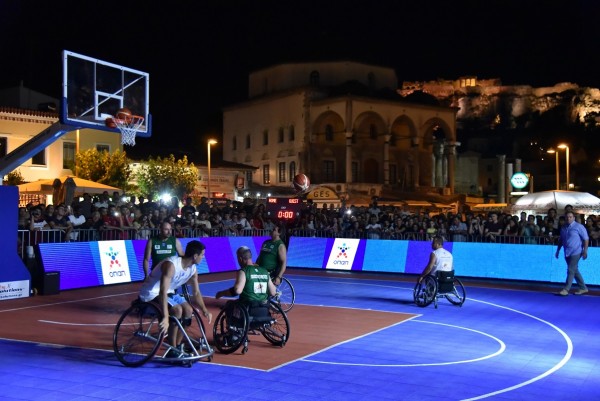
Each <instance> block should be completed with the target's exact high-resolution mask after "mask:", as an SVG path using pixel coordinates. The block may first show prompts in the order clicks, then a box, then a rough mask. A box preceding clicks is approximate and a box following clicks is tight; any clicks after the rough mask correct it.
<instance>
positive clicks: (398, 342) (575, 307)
mask: <svg viewBox="0 0 600 401" xmlns="http://www.w3.org/2000/svg"><path fill="white" fill-rule="evenodd" d="M287 277H288V278H289V279H290V280H291V281H292V283H293V284H294V286H295V288H296V292H297V298H296V303H297V304H298V305H310V306H323V307H324V308H326V307H339V308H345V309H361V310H374V311H382V312H390V313H406V314H411V315H412V316H411V317H410V318H409V319H407V320H404V321H402V322H400V323H397V324H393V325H391V326H388V327H383V328H379V329H377V330H375V331H372V332H367V333H366V334H365V335H361V336H358V337H356V338H352V339H350V340H347V341H343V342H341V343H336V344H334V345H333V346H330V347H327V348H325V349H322V350H319V351H318V352H316V353H313V354H310V355H305V356H303V357H302V358H299V359H296V360H291V361H290V362H289V363H287V364H283V365H280V366H277V367H276V368H274V369H270V370H258V369H254V368H246V367H235V366H230V365H224V364H219V363H218V362H216V361H214V360H213V362H199V363H196V364H194V365H193V366H192V367H191V368H185V367H181V366H175V365H167V364H164V363H160V364H159V363H153V362H150V363H147V364H145V365H144V366H142V367H139V368H126V367H124V366H122V365H121V364H120V363H119V362H118V361H117V360H116V358H115V357H114V355H113V353H112V352H109V351H106V350H98V349H80V348H73V347H57V346H55V345H54V346H47V345H43V344H38V343H31V342H23V341H15V340H14V339H10V340H9V339H5V338H6V336H4V335H2V332H3V330H2V329H1V328H0V337H1V338H3V339H2V340H0V347H1V348H0V350H1V351H0V355H1V356H0V358H1V360H2V363H1V364H0V383H2V387H1V388H2V389H1V390H0V399H1V400H10V401H13V400H61V401H74V400H86V401H87V400H127V401H134V400H144V401H158V400H165V401H175V400H227V401H232V400H280V401H281V400H289V401H292V400H298V401H300V400H302V401H305V400H419V401H423V400H432V401H433V400H436V401H439V400H482V399H489V400H545V401H550V400H557V401H558V400H560V401H564V400H599V399H600V373H598V372H600V340H599V338H600V337H599V331H600V313H598V311H599V310H600V297H598V296H594V295H585V296H573V295H571V296H568V297H560V296H556V295H554V294H553V293H550V292H543V291H532V290H530V289H528V287H523V288H516V289H515V288H512V289H509V288H506V287H504V288H492V287H490V286H482V285H481V284H480V283H479V284H477V283H469V282H468V281H465V282H464V283H465V287H466V291H467V300H466V302H465V304H464V305H463V306H462V307H457V306H453V305H451V304H450V303H449V302H447V301H446V300H443V299H442V300H440V302H439V307H438V308H437V309H436V308H434V306H433V304H432V305H430V306H428V307H426V308H420V307H417V306H416V305H415V304H414V303H413V301H412V288H413V284H414V282H411V281H406V280H404V281H401V280H390V279H389V277H381V278H378V277H377V276H369V278H366V277H360V276H359V277H358V278H357V276H356V275H344V274H322V275H319V274H315V275H304V274H294V273H293V272H290V274H289V275H287ZM206 280H208V281H207V282H203V283H202V284H201V290H202V293H203V294H204V295H205V297H206V298H209V295H212V294H214V293H215V292H216V291H217V290H220V289H223V288H226V285H227V284H228V282H227V281H223V280H219V281H210V277H207V278H206ZM0 306H2V305H1V304H0ZM3 312H4V311H1V312H0V319H2V326H3V327H6V326H5V325H12V324H17V323H16V322H11V321H7V320H6V319H5V318H3V316H2V315H3ZM294 312H295V310H294V309H292V311H290V313H289V319H290V327H291V335H290V343H291V342H293V341H303V339H302V338H301V337H299V336H295V335H294ZM40 313H42V312H40ZM317 313H318V312H317ZM42 318H43V316H40V319H42ZM315 320H318V319H315ZM357 324H360V323H357ZM211 327H212V326H211ZM65 330H77V328H73V327H68V328H65ZM322 336H324V337H326V336H328V333H327V332H323V333H322ZM249 352H258V350H257V349H254V350H252V349H251V350H250V351H249ZM278 352H282V353H285V352H286V348H282V349H280V350H278ZM248 356H249V354H246V355H241V354H239V355H236V356H233V357H236V358H245V357H248ZM216 359H217V358H215V360H216Z"/></svg>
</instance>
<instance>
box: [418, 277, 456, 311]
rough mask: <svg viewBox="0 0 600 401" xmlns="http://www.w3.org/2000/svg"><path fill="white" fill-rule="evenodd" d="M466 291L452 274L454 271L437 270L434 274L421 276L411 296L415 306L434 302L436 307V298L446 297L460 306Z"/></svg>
mask: <svg viewBox="0 0 600 401" xmlns="http://www.w3.org/2000/svg"><path fill="white" fill-rule="evenodd" d="M466 295H467V294H466V291H465V287H464V285H463V284H462V282H461V281H460V280H459V279H458V278H456V277H455V276H454V271H451V272H445V271H438V272H436V274H435V275H432V274H429V275H427V276H425V277H423V280H421V281H420V282H419V281H417V285H415V288H414V290H413V298H414V300H415V303H416V304H417V306H421V307H425V306H428V305H429V304H431V303H432V302H433V303H434V305H435V307H436V308H437V307H438V302H437V301H438V298H446V299H447V300H448V301H450V303H451V304H453V305H458V306H462V304H463V303H464V302H465V299H466Z"/></svg>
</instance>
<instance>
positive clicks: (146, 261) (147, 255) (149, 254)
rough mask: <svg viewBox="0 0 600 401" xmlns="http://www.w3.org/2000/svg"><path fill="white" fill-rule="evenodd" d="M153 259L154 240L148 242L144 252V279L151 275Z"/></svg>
mask: <svg viewBox="0 0 600 401" xmlns="http://www.w3.org/2000/svg"><path fill="white" fill-rule="evenodd" d="M151 257H152V239H149V240H148V242H146V249H145V250H144V279H145V278H146V277H148V274H150V258H151Z"/></svg>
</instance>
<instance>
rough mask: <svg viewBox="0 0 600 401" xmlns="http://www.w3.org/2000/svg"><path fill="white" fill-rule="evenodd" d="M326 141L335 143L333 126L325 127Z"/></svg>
mask: <svg viewBox="0 0 600 401" xmlns="http://www.w3.org/2000/svg"><path fill="white" fill-rule="evenodd" d="M325 140H326V141H333V126H332V125H331V124H327V125H326V126H325Z"/></svg>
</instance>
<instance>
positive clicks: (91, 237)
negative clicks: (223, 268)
mask: <svg viewBox="0 0 600 401" xmlns="http://www.w3.org/2000/svg"><path fill="white" fill-rule="evenodd" d="M158 234H159V229H156V228H155V229H150V228H148V229H134V228H130V229H101V230H96V229H74V230H72V231H71V232H70V233H69V235H67V234H66V233H65V231H64V230H60V229H50V230H39V231H30V230H18V243H17V245H18V250H17V251H18V254H19V256H21V258H22V259H23V260H25V258H26V257H27V252H28V248H27V247H28V246H35V245H38V244H41V243H56V242H90V241H114V240H134V239H141V240H148V239H149V238H152V237H154V236H156V235H158ZM174 235H175V236H176V237H177V238H203V237H204V238H206V237H261V236H268V235H270V232H269V230H260V229H245V230H240V231H231V230H228V229H221V228H213V229H210V230H208V231H206V230H203V229H200V228H196V229H192V228H183V229H180V230H177V231H176V232H174ZM292 236H295V237H309V238H311V237H312V238H350V239H352V238H354V239H370V240H400V241H431V235H429V234H426V233H385V232H384V233H381V234H373V233H367V232H355V231H352V230H348V231H341V232H332V231H331V230H309V229H296V228H291V229H289V230H288V231H287V235H285V234H283V235H282V238H283V239H284V240H285V238H286V237H292ZM442 236H443V237H444V240H445V241H448V242H475V243H496V244H523V245H557V243H558V237H556V236H554V237H553V236H538V237H525V236H513V235H497V236H495V237H494V238H493V239H490V238H485V237H483V236H481V235H461V236H455V235H452V234H447V235H442ZM286 242H287V241H286ZM589 246H590V247H598V246H600V239H592V238H590V243H589ZM29 252H31V249H29Z"/></svg>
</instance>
